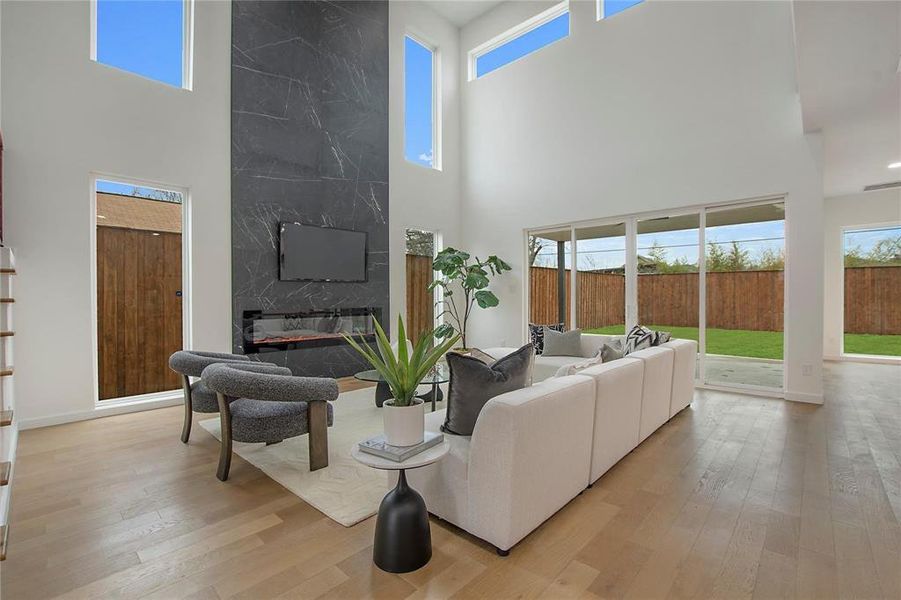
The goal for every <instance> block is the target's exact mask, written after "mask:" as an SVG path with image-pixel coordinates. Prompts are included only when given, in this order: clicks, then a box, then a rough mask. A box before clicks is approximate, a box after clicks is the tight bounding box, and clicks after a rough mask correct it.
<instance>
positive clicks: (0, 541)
mask: <svg viewBox="0 0 901 600" xmlns="http://www.w3.org/2000/svg"><path fill="white" fill-rule="evenodd" d="M7 546H9V525H0V560H6V548H7Z"/></svg>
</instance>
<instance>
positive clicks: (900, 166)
mask: <svg viewBox="0 0 901 600" xmlns="http://www.w3.org/2000/svg"><path fill="white" fill-rule="evenodd" d="M888 168H889V169H901V162H893V163H889V166H888Z"/></svg>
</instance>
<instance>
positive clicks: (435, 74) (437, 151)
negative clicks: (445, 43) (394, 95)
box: [403, 30, 442, 171]
mask: <svg viewBox="0 0 901 600" xmlns="http://www.w3.org/2000/svg"><path fill="white" fill-rule="evenodd" d="M404 38H405V39H406V38H410V39H411V40H413V41H414V42H416V43H417V44H419V45H420V46H422V47H423V48H425V49H426V50H428V51H429V52H431V53H432V165H431V166H426V165H422V164H419V163H415V162H413V161H411V160H407V156H406V153H407V124H406V118H407V107H406V105H404V144H403V147H404V160H405V161H406V162H408V163H410V164H411V165H415V166H417V167H422V168H423V169H430V170H433V171H441V170H442V164H441V145H442V144H441V129H442V126H441V125H442V123H441V119H442V114H441V104H442V102H441V100H442V99H441V51H440V49H439V48H438V46H436V45H435V44H433V43H431V42H429V41H428V40H426V39H425V38H424V37H423V36H422V35H420V34H419V33H416V32H414V31H410V30H407V31H405V32H404ZM406 67H407V57H406V44H404V78H403V84H404V85H403V87H404V89H403V95H404V96H403V97H404V102H406V99H407V70H406Z"/></svg>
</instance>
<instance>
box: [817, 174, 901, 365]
mask: <svg viewBox="0 0 901 600" xmlns="http://www.w3.org/2000/svg"><path fill="white" fill-rule="evenodd" d="M891 223H901V190H899V189H893V190H882V191H878V192H862V193H860V194H851V195H848V196H836V197H833V198H826V201H825V214H824V231H825V249H824V252H825V290H826V293H825V298H824V308H823V353H824V355H825V356H826V357H827V358H838V357H839V356H840V355H841V343H842V337H843V335H842V326H843V317H844V288H843V282H844V278H843V270H844V259H843V240H842V228H843V227H863V226H867V225H881V224H891Z"/></svg>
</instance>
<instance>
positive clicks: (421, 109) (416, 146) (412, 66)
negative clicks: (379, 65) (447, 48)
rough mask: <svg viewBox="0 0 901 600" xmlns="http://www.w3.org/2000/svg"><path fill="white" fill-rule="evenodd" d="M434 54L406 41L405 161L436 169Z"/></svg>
mask: <svg viewBox="0 0 901 600" xmlns="http://www.w3.org/2000/svg"><path fill="white" fill-rule="evenodd" d="M432 90H433V85H432V51H431V50H429V49H428V48H426V47H424V46H422V45H421V44H419V43H418V42H417V41H416V40H414V39H412V38H410V37H406V38H405V39H404V111H405V115H404V157H405V158H406V159H407V160H408V161H410V162H412V163H415V164H417V165H422V166H424V167H431V166H433V165H434V156H433V153H432Z"/></svg>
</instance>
